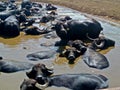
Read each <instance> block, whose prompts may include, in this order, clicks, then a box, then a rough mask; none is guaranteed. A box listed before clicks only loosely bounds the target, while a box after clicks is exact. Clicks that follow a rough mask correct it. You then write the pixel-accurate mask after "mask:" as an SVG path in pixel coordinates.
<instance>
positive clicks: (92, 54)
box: [82, 45, 109, 69]
mask: <svg viewBox="0 0 120 90" xmlns="http://www.w3.org/2000/svg"><path fill="white" fill-rule="evenodd" d="M82 59H83V60H84V62H85V63H86V64H87V65H88V66H89V67H92V68H97V69H105V68H107V67H109V62H108V60H107V58H106V57H105V56H104V55H103V54H101V53H99V52H97V51H95V49H94V47H93V46H91V45H90V46H89V47H88V48H87V50H86V52H85V53H84V54H83V56H82Z"/></svg>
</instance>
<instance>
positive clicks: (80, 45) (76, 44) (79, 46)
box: [68, 40, 87, 54]
mask: <svg viewBox="0 0 120 90" xmlns="http://www.w3.org/2000/svg"><path fill="white" fill-rule="evenodd" d="M68 45H69V46H71V47H75V48H76V49H77V50H79V51H80V52H81V54H84V52H85V51H86V50H87V45H85V43H83V41H81V40H74V41H69V42H68Z"/></svg>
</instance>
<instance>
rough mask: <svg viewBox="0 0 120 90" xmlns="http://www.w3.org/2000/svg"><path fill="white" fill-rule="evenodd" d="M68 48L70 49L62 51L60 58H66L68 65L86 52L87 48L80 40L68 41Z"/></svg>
mask: <svg viewBox="0 0 120 90" xmlns="http://www.w3.org/2000/svg"><path fill="white" fill-rule="evenodd" d="M68 46H70V47H69V48H67V49H65V50H64V51H62V53H60V56H64V57H66V58H67V59H68V60H69V63H73V62H74V60H75V59H76V58H77V57H79V56H80V55H83V54H84V53H85V51H86V50H87V47H86V46H85V45H84V43H83V42H82V41H81V40H74V41H69V42H68Z"/></svg>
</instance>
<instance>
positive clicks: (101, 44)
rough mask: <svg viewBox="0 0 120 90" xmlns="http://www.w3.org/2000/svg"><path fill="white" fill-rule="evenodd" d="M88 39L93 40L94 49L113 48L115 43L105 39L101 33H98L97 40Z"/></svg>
mask: <svg viewBox="0 0 120 90" xmlns="http://www.w3.org/2000/svg"><path fill="white" fill-rule="evenodd" d="M89 39H91V40H93V42H92V46H93V47H94V48H96V49H101V50H103V49H107V48H109V47H114V46H115V41H114V40H111V39H109V38H107V37H105V35H104V34H103V32H101V33H100V35H99V37H98V38H96V39H92V38H89Z"/></svg>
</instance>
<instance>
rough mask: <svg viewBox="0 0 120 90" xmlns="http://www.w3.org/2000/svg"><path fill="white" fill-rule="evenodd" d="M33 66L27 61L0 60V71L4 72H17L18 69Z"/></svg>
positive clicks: (26, 68) (21, 69)
mask: <svg viewBox="0 0 120 90" xmlns="http://www.w3.org/2000/svg"><path fill="white" fill-rule="evenodd" d="M32 66H33V64H31V63H27V62H18V61H13V60H11V61H10V60H9V61H6V60H4V59H3V60H0V72H4V73H13V72H18V71H23V70H28V69H30V68H31V67H32Z"/></svg>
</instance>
